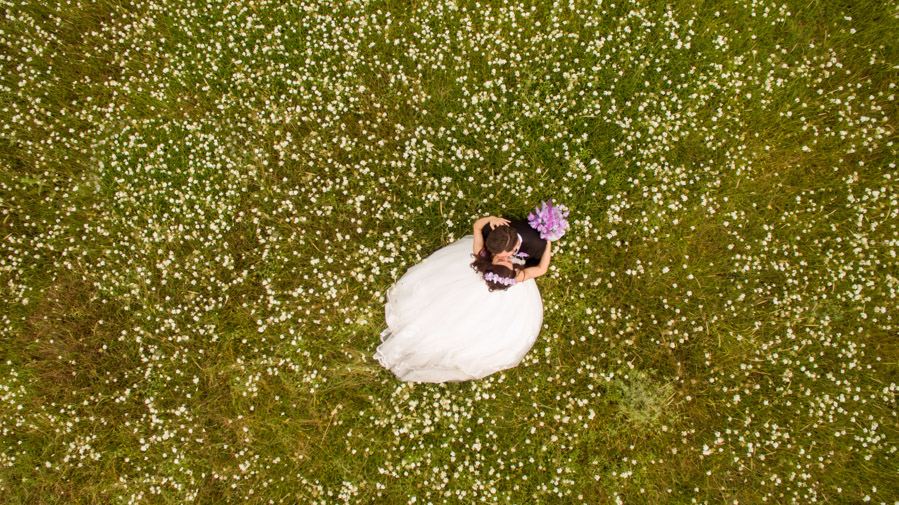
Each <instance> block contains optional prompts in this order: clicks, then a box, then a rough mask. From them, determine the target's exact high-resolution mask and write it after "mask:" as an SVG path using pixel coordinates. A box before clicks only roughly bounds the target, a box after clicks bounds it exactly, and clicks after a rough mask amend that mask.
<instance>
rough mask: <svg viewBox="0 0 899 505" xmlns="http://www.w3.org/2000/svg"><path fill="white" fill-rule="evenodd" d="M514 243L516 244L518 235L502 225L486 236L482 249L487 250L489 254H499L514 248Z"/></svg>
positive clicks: (510, 228) (505, 225)
mask: <svg viewBox="0 0 899 505" xmlns="http://www.w3.org/2000/svg"><path fill="white" fill-rule="evenodd" d="M516 242H518V235H517V234H516V233H515V230H513V229H512V227H511V226H509V225H507V224H504V225H500V226H497V227H496V228H494V229H493V230H491V231H490V234H489V235H487V240H485V241H484V247H486V248H487V251H489V252H490V254H500V253H503V252H506V251H511V250H512V249H513V248H515V243H516Z"/></svg>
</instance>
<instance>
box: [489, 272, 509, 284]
mask: <svg viewBox="0 0 899 505" xmlns="http://www.w3.org/2000/svg"><path fill="white" fill-rule="evenodd" d="M484 280H485V281H488V282H495V283H497V284H502V285H503V286H514V285H515V279H513V278H512V277H503V276H502V275H497V274H496V273H494V272H487V273H486V274H484Z"/></svg>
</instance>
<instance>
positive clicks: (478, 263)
mask: <svg viewBox="0 0 899 505" xmlns="http://www.w3.org/2000/svg"><path fill="white" fill-rule="evenodd" d="M516 242H518V234H517V233H515V230H513V229H512V227H511V226H509V225H501V226H497V227H496V228H494V229H493V230H491V231H490V234H489V235H487V240H485V241H484V247H483V248H482V249H481V252H480V253H479V254H477V255H475V258H474V261H472V262H471V268H473V269H474V270H475V271H476V272H479V273H481V274H483V275H486V274H488V273H490V272H493V273H494V274H496V275H498V276H500V277H508V278H514V277H515V275H516V274H517V273H518V269H517V267H516V265H513V268H509V267H507V266H505V265H495V264H494V263H493V257H494V256H495V255H497V254H499V253H503V252H506V251H511V250H512V249H514V248H515V243H516ZM485 282H486V283H487V289H489V290H490V291H491V292H492V291H496V290H500V291H505V290H507V289H509V286H506V285H505V284H500V283H499V282H493V281H485Z"/></svg>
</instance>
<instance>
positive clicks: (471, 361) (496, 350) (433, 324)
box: [374, 235, 543, 382]
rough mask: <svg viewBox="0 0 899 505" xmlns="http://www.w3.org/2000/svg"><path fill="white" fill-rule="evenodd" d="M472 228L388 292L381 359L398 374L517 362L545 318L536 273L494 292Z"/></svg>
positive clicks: (426, 375) (455, 376)
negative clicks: (476, 265) (476, 255)
mask: <svg viewBox="0 0 899 505" xmlns="http://www.w3.org/2000/svg"><path fill="white" fill-rule="evenodd" d="M473 243H474V236H472V235H466V236H464V237H462V238H461V239H460V240H459V241H457V242H454V243H452V244H450V245H448V246H446V247H444V248H442V249H439V250H438V251H436V252H435V253H433V254H431V255H430V256H428V257H427V258H425V259H424V260H423V261H422V262H421V263H419V264H417V265H414V266H413V267H411V268H410V269H409V270H408V271H407V272H406V273H405V274H404V275H403V276H402V277H401V278H400V280H399V281H397V283H396V284H395V285H394V286H393V287H392V288H390V290H389V291H388V292H387V305H386V307H385V308H384V312H385V316H386V319H387V329H385V330H384V331H383V332H382V333H381V342H382V343H381V345H379V346H378V348H377V352H375V355H374V357H375V359H376V360H378V362H380V363H381V365H382V366H384V367H385V368H387V369H389V370H391V371H392V372H393V373H394V374H395V375H396V376H397V377H398V378H399V379H400V380H403V381H410V382H448V381H466V380H471V379H480V378H482V377H486V376H488V375H490V374H493V373H495V372H498V371H500V370H504V369H506V368H511V367H514V366H515V365H517V364H518V363H519V362H520V361H521V359H522V358H523V357H524V355H525V354H527V352H528V350H530V348H531V347H532V346H533V345H534V341H535V340H536V339H537V335H538V334H539V333H540V328H541V327H542V325H543V301H542V300H541V298H540V290H539V289H537V283H536V281H535V280H534V279H529V280H527V281H524V282H521V283H518V284H515V285H514V286H511V287H509V289H507V290H505V291H500V290H496V291H493V292H490V291H489V290H488V289H487V284H486V283H485V282H484V279H483V278H482V277H481V276H480V275H479V274H478V273H477V272H475V271H474V270H473V269H472V268H471V266H470V265H471V262H472V261H473V257H472V255H471V253H472V244H473Z"/></svg>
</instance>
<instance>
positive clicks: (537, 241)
mask: <svg viewBox="0 0 899 505" xmlns="http://www.w3.org/2000/svg"><path fill="white" fill-rule="evenodd" d="M503 217H504V218H505V219H508V220H509V221H510V222H509V226H511V227H512V228H514V229H515V231H517V232H518V234H519V235H521V247H519V248H518V250H519V252H524V253H527V255H528V257H527V258H526V260H525V263H524V266H526V267H535V266H537V265H539V264H540V258H542V257H543V251H544V250H546V241H545V240H543V239H542V238H540V232H538V231H537V230H535V229H533V228H531V225H530V224H528V220H527V219H517V218H511V217H508V216H503ZM491 231H492V228H490V225H489V224H488V225H486V226H484V228H483V229H482V230H481V233H482V234H483V235H484V240H485V241H486V240H487V235H490V232H491Z"/></svg>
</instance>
